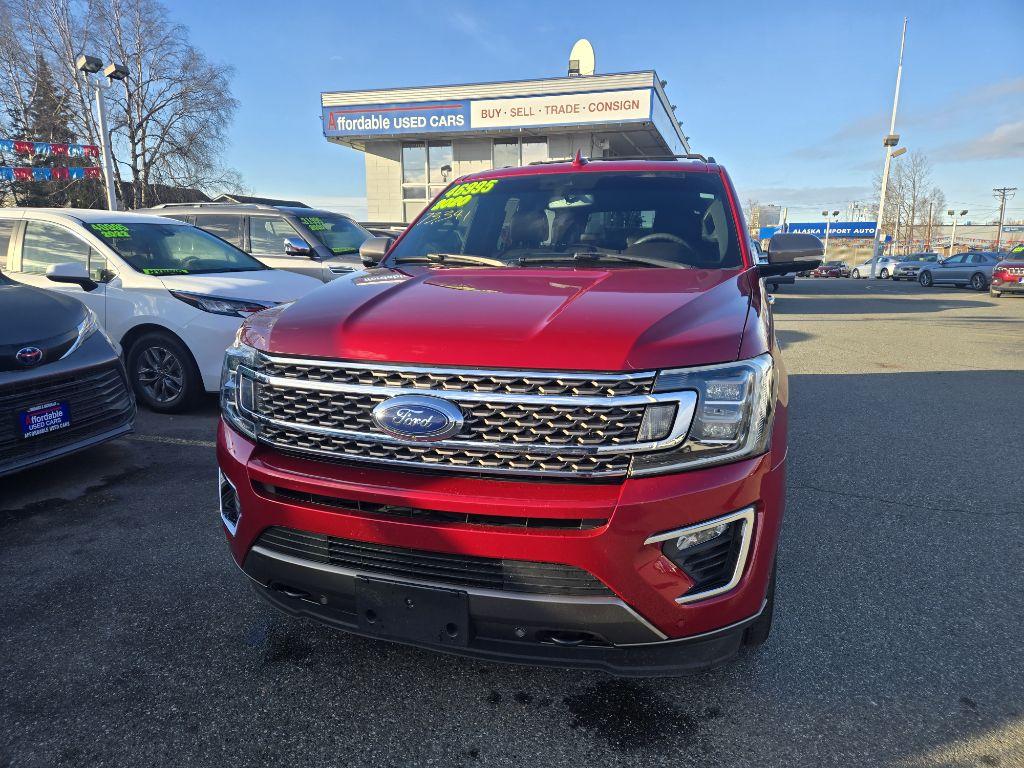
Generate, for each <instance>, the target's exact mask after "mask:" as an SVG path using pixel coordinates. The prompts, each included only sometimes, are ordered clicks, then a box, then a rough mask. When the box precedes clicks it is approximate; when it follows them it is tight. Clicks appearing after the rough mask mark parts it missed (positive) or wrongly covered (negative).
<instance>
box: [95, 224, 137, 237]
mask: <svg viewBox="0 0 1024 768" xmlns="http://www.w3.org/2000/svg"><path fill="white" fill-rule="evenodd" d="M89 228H90V229H92V230H93V231H94V232H97V233H98V234H99V236H100V237H109V238H115V237H131V236H132V233H131V230H129V229H128V227H126V226H125V225H124V224H90V225H89Z"/></svg>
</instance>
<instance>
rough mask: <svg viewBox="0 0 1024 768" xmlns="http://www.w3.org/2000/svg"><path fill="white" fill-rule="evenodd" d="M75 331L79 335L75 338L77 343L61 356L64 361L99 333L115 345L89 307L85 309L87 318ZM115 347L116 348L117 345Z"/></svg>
mask: <svg viewBox="0 0 1024 768" xmlns="http://www.w3.org/2000/svg"><path fill="white" fill-rule="evenodd" d="M75 330H76V331H77V333H78V335H77V336H76V337H75V343H74V344H72V345H71V346H70V347H69V348H68V351H67V352H65V353H64V354H63V355H61V356H60V359H61V360H63V359H64V358H65V357H67V356H68V355H71V354H73V353H74V352H75V350H77V349H78V348H79V347H80V346H82V345H83V344H84V343H85V340H86V339H88V338H89V337H90V336H92V335H93V334H94V333H96V332H97V331H99V332H100V333H102V334H103V336H104V338H106V340H107V341H109V342H110V343H111V344H112V345H114V342H113V340H111V338H110V337H109V336H107V334H106V331H104V330H103V328H102V326H100V319H99V318H98V317H96V313H95V312H93V311H92V310H91V309H89V308H88V307H86V308H85V317H84V318H83V319H82V322H80V323H79V324H78V327H77V328H76V329H75ZM114 346H115V348H116V345H114Z"/></svg>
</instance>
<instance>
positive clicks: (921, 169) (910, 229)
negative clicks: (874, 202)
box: [874, 151, 946, 253]
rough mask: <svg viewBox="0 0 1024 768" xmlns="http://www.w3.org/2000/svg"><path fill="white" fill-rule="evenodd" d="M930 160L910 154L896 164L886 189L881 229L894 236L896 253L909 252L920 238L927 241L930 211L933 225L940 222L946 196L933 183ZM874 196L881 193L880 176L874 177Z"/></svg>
mask: <svg viewBox="0 0 1024 768" xmlns="http://www.w3.org/2000/svg"><path fill="white" fill-rule="evenodd" d="M931 168H932V164H931V160H929V158H928V156H927V155H926V154H924V153H923V152H919V151H918V152H911V153H909V154H908V155H907V156H906V157H904V158H901V159H899V160H896V161H894V162H893V165H892V170H891V171H890V174H889V186H888V189H887V190H886V201H885V219H884V221H883V222H882V229H883V230H884V231H886V232H891V233H892V234H893V249H894V250H893V252H894V253H898V252H903V253H909V252H910V251H911V250H913V249H914V245H915V232H916V233H917V235H918V238H917V239H920V240H922V241H923V240H924V237H925V231H926V230H922V225H927V223H928V215H929V211H931V218H932V223H933V224H934V223H937V222H940V221H941V216H940V211H941V210H942V208H943V206H945V204H946V196H945V195H944V194H943V192H942V190H941V189H939V187H937V186H935V185H934V184H933V183H932V178H931ZM874 181H875V195H876V197H877V196H878V194H879V193H880V189H881V186H882V184H881V176H880V175H879V176H876V177H875V180H874Z"/></svg>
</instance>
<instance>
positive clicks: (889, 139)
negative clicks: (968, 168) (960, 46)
mask: <svg viewBox="0 0 1024 768" xmlns="http://www.w3.org/2000/svg"><path fill="white" fill-rule="evenodd" d="M906 42H907V17H906V16H904V17H903V35H902V36H901V37H900V61H899V64H898V65H897V67H896V93H895V95H894V96H893V99H892V119H890V120H889V135H888V136H886V137H885V139H884V140H883V141H882V144H883V145H884V146H885V165H884V166H883V168H882V189H881V190H880V194H879V196H878V221H877V222H876V224H875V242H874V245H873V246H872V248H871V277H872V279H873V278H874V277H875V268H876V267H877V266H878V255H879V254H878V242H879V238H880V237H881V235H882V219H883V217H884V215H885V191H886V187H888V186H889V166H890V165H891V164H892V156H893V147H895V146H896V145H897V144H898V143H899V140H900V137H899V135H898V134H897V133H896V108H897V107H898V106H899V103H900V81H901V80H902V79H903V48H904V46H905V45H906ZM903 151H905V150H903Z"/></svg>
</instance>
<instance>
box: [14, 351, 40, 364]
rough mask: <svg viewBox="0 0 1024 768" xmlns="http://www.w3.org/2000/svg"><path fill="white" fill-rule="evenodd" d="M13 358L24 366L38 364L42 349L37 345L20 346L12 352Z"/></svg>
mask: <svg viewBox="0 0 1024 768" xmlns="http://www.w3.org/2000/svg"><path fill="white" fill-rule="evenodd" d="M14 359H15V360H17V361H18V362H19V363H21V364H22V365H24V366H33V365H38V364H39V363H40V362H42V359H43V350H41V349H40V348H39V347H22V348H21V349H19V350H18V351H17V352H16V353H15V354H14Z"/></svg>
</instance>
